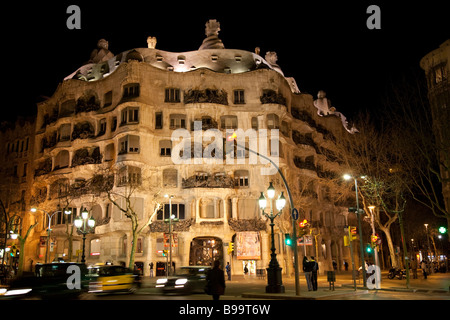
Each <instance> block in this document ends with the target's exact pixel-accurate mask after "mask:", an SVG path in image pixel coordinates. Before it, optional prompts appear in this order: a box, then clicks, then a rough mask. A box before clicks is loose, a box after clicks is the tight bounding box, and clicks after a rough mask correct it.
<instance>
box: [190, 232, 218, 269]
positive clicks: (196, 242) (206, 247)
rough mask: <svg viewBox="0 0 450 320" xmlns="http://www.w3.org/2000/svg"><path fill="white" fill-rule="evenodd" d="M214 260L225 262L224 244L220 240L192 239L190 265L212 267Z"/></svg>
mask: <svg viewBox="0 0 450 320" xmlns="http://www.w3.org/2000/svg"><path fill="white" fill-rule="evenodd" d="M214 260H219V261H221V262H223V244H222V240H221V239H220V238H216V237H197V238H194V239H192V242H191V250H190V253H189V265H191V266H212V264H213V261H214Z"/></svg>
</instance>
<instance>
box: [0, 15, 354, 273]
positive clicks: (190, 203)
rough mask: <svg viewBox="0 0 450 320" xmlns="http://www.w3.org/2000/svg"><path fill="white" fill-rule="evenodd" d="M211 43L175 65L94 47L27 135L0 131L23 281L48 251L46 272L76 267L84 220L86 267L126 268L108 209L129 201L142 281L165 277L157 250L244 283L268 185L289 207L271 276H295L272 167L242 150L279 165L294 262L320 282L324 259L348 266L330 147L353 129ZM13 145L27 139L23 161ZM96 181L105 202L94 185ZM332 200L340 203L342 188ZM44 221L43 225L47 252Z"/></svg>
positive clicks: (263, 234)
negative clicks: (295, 234)
mask: <svg viewBox="0 0 450 320" xmlns="http://www.w3.org/2000/svg"><path fill="white" fill-rule="evenodd" d="M219 31H220V25H219V22H217V21H216V20H210V21H208V22H207V23H206V38H205V40H204V41H203V43H202V44H201V45H200V47H199V49H198V50H197V51H190V52H181V53H174V52H167V51H164V50H162V49H159V48H157V46H156V43H157V42H156V39H155V38H153V37H149V38H148V39H147V47H145V48H135V49H131V50H129V51H125V52H122V53H120V54H117V55H116V54H113V53H112V52H111V51H110V50H109V46H108V42H107V41H106V40H103V39H102V40H100V41H99V42H98V47H97V48H96V49H95V50H94V51H93V52H92V54H91V56H90V60H89V62H88V63H87V64H85V65H83V66H81V67H80V68H79V69H78V70H76V71H75V72H73V73H72V74H70V75H69V76H67V77H66V78H65V79H63V81H62V82H61V83H60V85H59V86H58V88H57V89H56V91H55V92H54V94H53V95H52V97H50V98H48V99H47V100H46V101H44V102H41V103H39V104H38V106H37V107H38V112H37V117H36V119H35V120H34V123H33V124H32V125H28V126H31V127H32V130H30V129H29V128H28V127H27V128H28V129H27V130H25V131H24V130H21V129H20V128H21V127H20V126H19V125H16V129H8V130H7V131H6V132H4V133H2V136H1V139H2V140H3V141H2V142H4V143H3V145H4V146H5V150H4V156H3V161H4V163H5V167H7V168H9V169H8V170H4V172H3V175H7V176H11V177H12V180H11V179H9V180H4V181H3V184H5V181H13V180H14V179H16V177H19V176H20V177H21V178H17V179H19V180H17V179H16V180H17V182H18V183H14V184H13V186H12V184H9V185H8V186H3V187H2V188H3V189H4V190H6V189H8V190H9V194H10V197H9V199H10V201H9V202H10V203H11V204H10V208H11V210H17V212H19V214H20V215H21V216H22V217H23V219H22V220H23V227H22V233H24V232H26V230H27V228H28V226H29V225H32V224H33V223H34V222H38V225H37V226H36V227H34V228H33V229H32V230H31V232H30V235H29V237H28V239H27V241H26V246H25V252H24V270H29V269H30V268H31V266H32V265H33V263H34V264H35V263H37V262H44V259H45V255H46V253H47V251H48V254H49V257H48V261H53V260H55V259H64V260H68V261H80V258H81V254H82V253H81V252H82V247H83V242H82V236H81V235H80V234H79V233H77V231H76V228H74V227H73V221H74V219H75V218H76V217H77V216H80V214H81V212H82V211H84V210H87V211H88V212H89V216H91V217H92V218H93V219H94V220H95V228H94V229H93V230H92V232H90V233H88V234H87V235H86V241H85V256H86V263H87V264H96V263H113V264H126V265H128V261H129V258H130V254H131V247H132V245H131V243H132V241H133V234H132V231H131V228H132V224H131V219H130V218H129V217H128V216H127V214H126V213H124V212H123V211H121V210H120V209H119V207H120V206H122V207H123V206H125V205H126V203H127V201H128V203H129V204H130V206H131V207H132V209H133V212H134V213H135V215H136V218H137V220H136V221H137V222H138V224H139V228H140V227H142V226H144V227H143V228H142V230H140V231H141V232H140V233H139V234H138V236H137V238H136V239H135V241H137V244H136V251H135V264H136V266H137V267H139V268H141V269H142V270H143V272H144V275H146V276H147V275H149V264H150V263H153V265H154V272H155V273H156V275H163V274H164V273H165V269H164V268H165V264H166V262H167V260H168V257H167V254H166V253H165V250H167V251H168V253H169V254H170V260H172V262H173V263H174V264H175V268H178V267H179V266H186V265H210V264H211V262H212V261H213V260H215V259H219V260H220V261H221V263H222V265H226V264H227V262H229V263H230V264H231V266H232V273H233V274H243V272H244V268H245V266H247V269H248V270H249V273H250V275H252V274H255V275H256V274H257V270H261V269H265V268H267V266H268V264H269V261H270V252H271V251H270V248H271V230H270V226H269V220H268V219H267V218H266V217H265V216H264V215H262V212H261V209H260V208H259V205H258V199H259V197H260V196H261V192H264V193H265V194H266V190H267V188H268V187H269V185H270V183H272V185H273V186H274V188H275V190H276V197H278V195H279V194H280V193H281V192H282V191H283V192H284V195H285V196H286V199H287V204H286V206H285V208H284V209H283V213H282V214H281V216H279V217H278V218H277V219H276V220H275V228H274V232H275V237H274V241H275V247H276V253H277V259H278V262H279V264H280V267H282V272H283V274H284V275H288V276H291V275H293V273H294V268H293V261H294V259H293V250H292V248H291V247H289V246H287V245H286V244H285V241H284V240H285V237H286V234H289V233H292V220H291V219H292V218H291V212H290V210H289V207H290V204H289V199H288V197H287V190H286V188H285V185H284V183H283V181H282V179H281V177H280V174H279V173H278V171H277V169H276V168H275V167H274V166H273V165H272V164H271V163H270V162H268V161H266V160H265V158H263V157H260V156H255V155H256V153H255V152H252V151H249V150H253V151H256V150H257V152H258V153H259V154H262V155H265V157H266V158H269V159H271V160H272V161H273V162H274V163H276V164H277V166H278V167H279V168H280V170H281V172H282V173H283V175H284V176H285V177H286V182H287V184H288V186H289V189H290V193H291V195H292V199H293V202H294V203H293V206H294V207H295V208H297V209H298V211H299V221H300V220H303V219H307V221H308V226H309V227H308V229H307V231H306V236H305V237H304V238H302V239H301V240H299V243H298V244H299V247H298V253H299V261H302V258H303V256H304V255H305V254H306V255H308V256H315V257H316V259H317V260H318V262H319V266H320V271H321V272H325V271H326V270H332V262H333V261H336V263H337V265H338V269H343V263H344V261H347V262H348V263H349V264H350V263H351V257H350V250H349V248H348V247H345V246H344V241H343V236H344V227H345V225H346V224H347V218H348V220H350V221H351V219H352V218H353V217H352V216H351V215H349V216H348V217H347V214H348V206H351V205H352V204H353V203H352V202H353V201H352V200H351V199H350V200H348V201H347V202H344V201H339V200H336V199H338V198H342V194H341V193H339V192H340V191H339V192H338V190H340V189H339V188H341V189H342V185H343V183H342V182H340V178H339V177H340V175H341V174H342V173H343V171H344V169H343V168H342V164H341V163H340V162H339V159H338V157H337V156H336V153H335V142H336V140H337V139H339V137H340V136H342V135H344V134H354V132H355V131H356V130H355V129H354V128H349V127H348V123H347V121H346V119H345V117H344V116H343V115H342V114H341V113H339V112H337V111H336V110H335V108H333V107H331V105H330V101H329V100H327V97H326V95H325V93H324V92H322V91H321V92H319V94H318V96H317V97H313V96H312V95H310V94H307V93H302V92H301V91H300V89H299V88H298V86H297V84H296V81H295V80H294V79H293V78H290V77H287V76H285V74H284V72H285V71H282V69H281V68H280V66H279V65H278V64H277V55H276V53H275V52H267V53H265V55H264V57H263V56H262V53H261V52H260V50H259V48H256V49H255V51H254V52H249V51H245V50H239V49H227V48H226V47H225V45H224V43H223V42H222V41H221V40H220V39H219ZM143 40H144V41H145V39H143ZM303 81H307V79H304V80H303ZM232 133H237V139H236V140H232V139H231V140H230V139H229V138H228V137H229V136H230V135H231V134H232ZM25 135H26V136H25ZM240 139H242V140H240ZM21 141H28V144H26V146H27V154H26V159H25V160H26V161H25V160H24V157H25V156H24V151H23V150H24V149H23V148H22V147H21V145H22V144H24V143H25V142H24V143H22V144H21ZM230 141H231V142H230ZM236 141H238V142H236ZM239 143H241V145H243V144H245V147H246V148H247V149H243V148H239V147H238V144H239ZM230 146H231V147H230ZM254 149H255V150H254ZM20 150H22V152H20ZM19 154H21V157H19ZM17 159H19V160H17ZM19 162H20V163H19ZM25 162H26V163H27V165H26V167H25V169H24V163H25ZM14 166H15V167H14ZM10 167H14V168H18V169H16V170H15V171H14V169H12V168H10ZM105 176H108V177H110V178H111V179H109V180H108V181H110V185H109V187H110V188H109V189H108V190H107V192H106V191H104V190H100V189H98V188H96V187H95V181H98V180H99V177H105ZM23 177H26V178H25V179H24V178H23ZM16 180H14V181H16ZM100 180H101V179H100ZM8 183H9V182H8ZM344 189H348V191H349V193H352V190H351V186H350V185H344ZM353 192H354V191H353ZM108 193H109V194H110V196H108ZM165 195H166V197H165ZM353 196H354V194H353ZM266 197H267V194H266ZM12 203H16V204H20V205H15V206H13V205H12ZM158 204H160V206H159V209H158V210H155V208H157V206H158ZM31 207H35V208H37V211H36V212H35V213H31V212H30V208H31ZM269 208H270V206H269V204H268V208H266V211H267V210H269ZM273 208H274V214H275V213H276V209H275V205H274V206H273ZM66 209H68V210H70V212H71V214H69V215H66V214H64V211H65V210H66ZM45 212H47V213H48V214H49V215H50V214H53V213H55V214H54V215H53V218H52V220H51V222H50V225H51V236H50V241H48V243H49V244H50V245H49V246H48V248H47V236H48V233H47V226H48V218H46V217H47V215H46V214H45ZM171 215H172V218H173V219H172V221H171V223H170V230H169V224H168V223H167V221H168V219H169V217H170V216H171ZM170 235H172V238H171V239H170ZM9 241H11V240H9ZM169 243H171V245H172V246H171V248H172V249H171V250H170V247H169ZM232 249H234V250H232ZM356 251H357V250H355V254H356V255H357V252H356ZM355 261H360V260H359V258H358V257H357V256H356V257H355Z"/></svg>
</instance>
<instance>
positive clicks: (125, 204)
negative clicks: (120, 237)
mask: <svg viewBox="0 0 450 320" xmlns="http://www.w3.org/2000/svg"><path fill="white" fill-rule="evenodd" d="M142 171H143V170H142ZM142 171H141V168H137V167H132V168H131V167H129V166H123V167H120V168H113V167H110V168H107V169H105V170H103V172H102V173H101V174H97V179H98V183H97V184H96V187H95V188H96V189H97V190H98V191H101V192H105V193H106V194H107V196H108V199H109V200H110V201H111V203H112V204H113V205H114V206H115V207H116V208H117V209H118V210H119V211H120V212H122V214H123V215H125V217H126V218H127V219H129V221H130V222H131V252H130V259H129V263H128V267H129V268H130V269H133V268H134V258H135V252H136V247H137V240H138V237H139V235H140V234H141V233H142V231H144V229H145V228H146V227H148V226H149V225H150V224H151V223H152V221H153V218H154V217H155V216H156V214H157V213H158V211H159V209H160V208H161V201H160V198H161V195H160V193H161V192H160V190H158V191H155V192H151V191H150V190H152V189H153V190H154V189H155V188H154V187H153V186H151V185H150V182H149V180H150V179H144V178H143V177H145V178H147V176H146V175H145V174H142ZM101 176H103V178H101ZM111 177H115V185H114V186H112V184H111ZM149 191H150V192H149ZM140 192H145V193H146V194H149V193H150V194H151V193H153V199H151V200H152V202H153V203H154V206H153V210H152V211H151V212H150V214H148V216H145V215H144V216H143V217H140V215H139V212H138V210H137V207H136V202H135V201H134V200H135V197H137V196H138V195H139V193H140Z"/></svg>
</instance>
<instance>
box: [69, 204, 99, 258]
mask: <svg viewBox="0 0 450 320" xmlns="http://www.w3.org/2000/svg"><path fill="white" fill-rule="evenodd" d="M88 216H89V212H88V211H87V210H86V209H84V210H83V211H81V217H77V218H76V219H75V221H74V222H73V223H74V225H75V227H77V231H78V233H81V234H82V235H83V253H82V255H81V263H85V262H86V259H85V251H84V250H85V244H86V235H87V234H88V233H91V232H92V231H93V230H94V227H95V220H94V218H92V217H90V218H89V219H88Z"/></svg>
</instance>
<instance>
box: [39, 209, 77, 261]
mask: <svg viewBox="0 0 450 320" xmlns="http://www.w3.org/2000/svg"><path fill="white" fill-rule="evenodd" d="M58 207H59V205H58ZM38 210H40V211H42V212H44V213H45V214H46V215H47V218H48V226H47V243H46V248H45V263H47V262H48V254H49V252H48V251H49V250H48V247H49V244H50V235H51V233H52V229H51V223H52V218H53V216H54V215H55V214H57V213H61V212H62V211H61V210H56V211H55V212H53V213H52V214H49V213H48V212H47V211H45V210H42V209H38V208H31V210H30V211H31V212H33V213H34V212H37V211H38ZM70 213H71V212H70V210H64V214H66V215H69V214H70Z"/></svg>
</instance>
